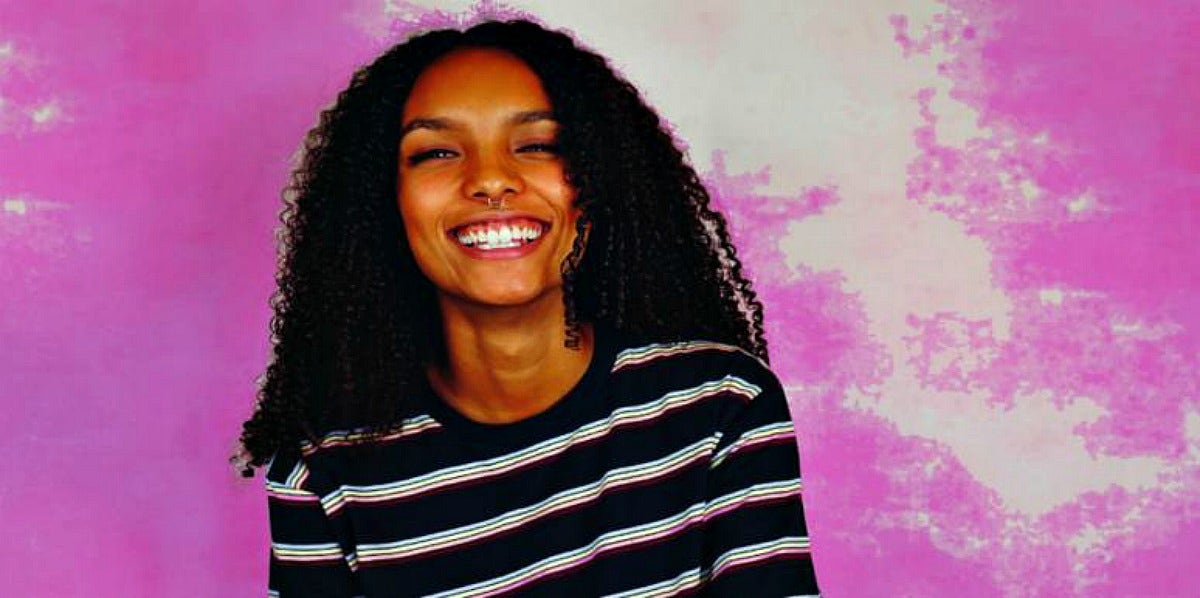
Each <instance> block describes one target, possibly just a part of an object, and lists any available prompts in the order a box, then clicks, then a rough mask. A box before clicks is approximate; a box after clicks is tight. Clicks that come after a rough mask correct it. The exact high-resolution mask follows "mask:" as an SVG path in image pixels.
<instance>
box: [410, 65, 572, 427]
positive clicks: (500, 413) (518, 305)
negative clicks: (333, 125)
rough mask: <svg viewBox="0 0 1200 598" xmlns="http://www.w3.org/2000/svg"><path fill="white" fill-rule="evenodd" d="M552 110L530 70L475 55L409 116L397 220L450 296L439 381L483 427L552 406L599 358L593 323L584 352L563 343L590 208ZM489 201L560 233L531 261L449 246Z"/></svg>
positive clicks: (417, 98) (423, 94) (438, 73)
mask: <svg viewBox="0 0 1200 598" xmlns="http://www.w3.org/2000/svg"><path fill="white" fill-rule="evenodd" d="M551 110H552V106H551V105H550V101H549V99H548V98H547V97H546V93H545V91H544V90H543V88H542V85H541V81H540V80H539V79H538V77H537V75H536V74H535V73H534V72H533V71H532V70H530V69H529V67H528V66H527V65H525V63H523V62H522V61H521V60H519V59H518V58H516V57H514V56H512V55H511V54H508V53H506V52H503V51H500V50H492V49H476V48H470V49H462V50H457V51H454V52H452V53H450V54H448V55H446V56H444V57H442V58H441V59H439V60H438V61H437V62H435V63H434V64H432V65H430V66H429V67H428V68H427V69H426V70H425V71H424V72H423V73H422V74H421V75H420V77H418V79H417V81H416V84H415V85H414V87H413V89H412V92H411V94H410V95H409V97H408V100H407V101H406V103H405V106H404V113H403V130H404V134H403V136H402V138H401V141H400V164H399V165H398V167H399V175H400V176H399V181H400V182H399V188H398V193H397V196H398V203H399V209H400V214H401V216H402V218H403V220H404V228H405V231H406V233H407V235H408V240H409V245H410V247H411V248H412V251H413V255H414V256H415V258H416V261H417V264H418V266H419V267H420V268H421V271H422V272H423V273H424V274H425V276H426V277H428V278H429V280H430V281H432V282H433V284H434V286H435V287H436V288H437V290H438V301H439V303H440V305H441V311H442V328H443V332H444V334H445V338H446V346H447V351H448V366H447V367H446V368H445V369H439V368H436V367H432V366H431V367H430V369H429V372H428V373H429V379H430V382H431V384H432V385H433V388H434V390H436V391H437V392H438V394H439V395H441V397H442V399H443V400H445V401H446V402H447V403H448V404H449V405H450V406H451V407H453V408H455V409H456V410H457V411H459V412H460V413H462V414H463V415H464V416H466V417H468V418H470V419H472V420H475V421H479V422H484V423H510V422H514V421H518V420H521V419H525V418H527V417H530V416H532V415H535V414H537V413H540V412H542V411H544V410H546V409H548V408H549V407H550V406H552V405H553V404H554V403H555V402H557V401H558V400H559V399H560V398H561V397H562V396H563V395H564V394H566V392H567V391H569V390H570V389H571V388H572V387H573V386H574V385H575V384H576V383H577V382H578V381H579V379H580V378H581V377H582V376H583V373H584V371H585V370H586V369H587V366H588V364H589V362H590V361H591V356H592V352H593V333H592V329H591V327H590V326H587V325H585V326H584V327H583V329H582V332H583V336H582V338H581V339H580V348H579V350H572V349H568V348H566V347H564V346H563V342H564V339H565V331H564V326H563V321H564V308H563V289H562V276H561V274H560V272H559V268H560V264H561V263H562V261H563V259H564V258H565V257H566V256H567V254H568V253H569V251H570V249H571V246H572V243H573V242H574V239H575V234H576V233H575V222H576V220H577V219H578V217H579V210H577V209H576V208H574V207H573V205H572V204H573V201H574V198H575V189H574V188H572V187H571V186H570V184H568V183H567V180H566V177H565V171H564V164H563V161H562V159H561V158H560V157H559V156H558V154H557V152H556V150H555V143H556V136H557V131H558V124H557V123H556V122H555V121H554V120H553V118H552V117H551V116H550V114H551ZM488 197H493V198H495V197H503V198H504V199H505V203H506V206H507V208H508V210H509V211H510V212H511V213H519V214H523V215H527V216H530V217H533V218H537V219H538V220H541V221H544V222H548V223H549V224H550V229H549V230H548V231H547V232H546V233H544V235H543V238H542V239H541V241H540V243H539V244H538V246H537V247H536V249H535V250H534V251H533V252H532V253H529V254H527V255H524V256H520V257H515V258H510V259H478V258H477V257H473V256H471V255H470V254H469V253H468V252H466V251H463V249H462V248H461V247H460V246H459V245H458V244H457V243H456V242H454V241H453V240H452V239H451V238H450V237H449V236H448V235H447V231H448V230H450V229H451V228H452V227H454V226H456V225H459V224H462V223H464V222H467V221H472V220H474V219H477V218H480V217H484V216H489V215H495V213H496V211H495V210H494V209H492V208H491V207H489V205H488V200H487V198H488Z"/></svg>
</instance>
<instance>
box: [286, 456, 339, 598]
mask: <svg viewBox="0 0 1200 598" xmlns="http://www.w3.org/2000/svg"><path fill="white" fill-rule="evenodd" d="M313 477H314V476H313V472H312V471H310V470H309V468H308V465H307V464H306V463H305V461H304V460H303V459H301V458H300V457H298V456H297V457H291V458H287V457H282V456H277V457H276V458H275V459H274V460H272V462H271V466H270V467H269V468H268V472H267V481H266V484H267V509H268V513H269V515H270V523H271V561H270V569H269V579H268V592H267V594H268V596H272V597H275V596H278V597H281V598H297V597H301V598H302V597H305V596H320V597H323V598H324V597H330V598H334V597H351V596H358V595H361V594H362V592H360V591H359V590H358V588H357V585H358V584H357V580H356V577H355V574H354V571H353V569H354V567H355V565H356V563H355V561H354V558H353V552H352V550H353V543H352V541H351V538H350V537H349V534H348V533H347V532H346V530H345V528H344V526H342V525H338V524H337V522H335V521H332V520H331V519H330V518H329V517H328V516H327V515H326V513H325V509H324V507H323V506H322V504H321V499H320V496H321V495H320V493H319V491H317V490H316V489H315V488H314V483H315V482H314V479H313ZM317 485H319V484H317Z"/></svg>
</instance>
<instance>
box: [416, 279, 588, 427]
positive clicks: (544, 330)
mask: <svg viewBox="0 0 1200 598" xmlns="http://www.w3.org/2000/svg"><path fill="white" fill-rule="evenodd" d="M440 302H441V308H442V329H443V334H444V335H445V338H446V352H447V357H448V359H447V367H446V368H444V369H439V368H430V371H429V379H430V383H431V384H432V385H433V388H434V390H436V391H437V392H438V394H439V395H441V397H442V399H443V400H445V401H446V402H447V403H448V404H450V406H452V407H454V408H455V409H456V410H457V411H458V412H459V413H462V414H463V415H464V416H466V417H467V418H469V419H472V420H475V421H478V422H482V423H511V422H515V421H519V420H522V419H525V418H527V417H531V416H533V415H537V414H538V413H541V412H542V411H545V410H546V409H549V408H550V407H551V406H552V405H554V403H556V402H557V401H558V400H559V399H560V398H562V397H563V395H565V394H566V393H567V391H569V390H570V389H571V388H572V387H574V386H575V384H576V383H577V382H578V381H579V379H580V378H581V377H583V373H584V372H585V371H587V367H588V364H589V363H590V362H591V358H592V353H593V349H594V332H593V330H592V327H591V325H589V324H583V325H581V326H580V332H581V337H580V339H579V340H580V342H579V348H578V349H577V350H576V349H568V348H566V347H565V346H563V345H564V341H565V339H566V331H565V328H564V324H563V322H564V309H563V305H562V294H561V292H560V293H557V294H554V295H553V296H550V297H546V298H544V300H542V301H537V302H535V303H533V304H531V305H523V306H520V307H514V308H509V309H505V308H495V307H491V306H489V307H487V308H481V307H479V306H477V305H470V304H464V303H462V302H460V301H458V300H455V299H454V298H449V297H446V296H443V297H442V298H441V301H440Z"/></svg>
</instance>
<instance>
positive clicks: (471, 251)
mask: <svg viewBox="0 0 1200 598" xmlns="http://www.w3.org/2000/svg"><path fill="white" fill-rule="evenodd" d="M545 238H546V235H545V233H543V234H542V236H540V237H538V238H536V239H534V240H533V241H532V242H529V243H526V244H524V245H518V246H516V247H506V248H504V249H487V250H484V249H476V248H474V247H467V246H466V245H463V244H462V243H459V242H458V241H457V240H455V239H453V238H451V239H450V242H451V243H454V246H455V247H458V248H459V249H461V250H462V251H463V253H466V254H467V255H469V256H471V257H473V258H475V259H477V260H511V259H516V258H519V257H525V256H527V255H529V254H531V253H533V252H534V250H536V249H537V248H538V245H540V244H541V242H542V239H545Z"/></svg>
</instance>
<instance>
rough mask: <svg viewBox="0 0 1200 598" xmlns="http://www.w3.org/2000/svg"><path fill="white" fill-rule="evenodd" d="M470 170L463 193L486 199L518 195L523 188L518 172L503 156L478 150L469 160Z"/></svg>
mask: <svg viewBox="0 0 1200 598" xmlns="http://www.w3.org/2000/svg"><path fill="white" fill-rule="evenodd" d="M468 168H469V169H470V172H468V173H467V177H466V179H465V180H464V188H463V195H465V196H467V197H471V198H475V199H481V200H483V201H485V202H486V201H487V200H488V199H489V198H501V197H508V196H512V195H519V194H520V193H521V192H523V191H524V190H525V185H524V182H523V181H522V179H521V175H520V172H518V171H517V169H516V167H515V165H514V164H511V162H510V161H509V160H507V159H506V157H505V156H503V155H502V154H499V153H494V152H480V153H478V154H477V155H475V156H474V157H473V159H471V160H470V161H469V166H468Z"/></svg>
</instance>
